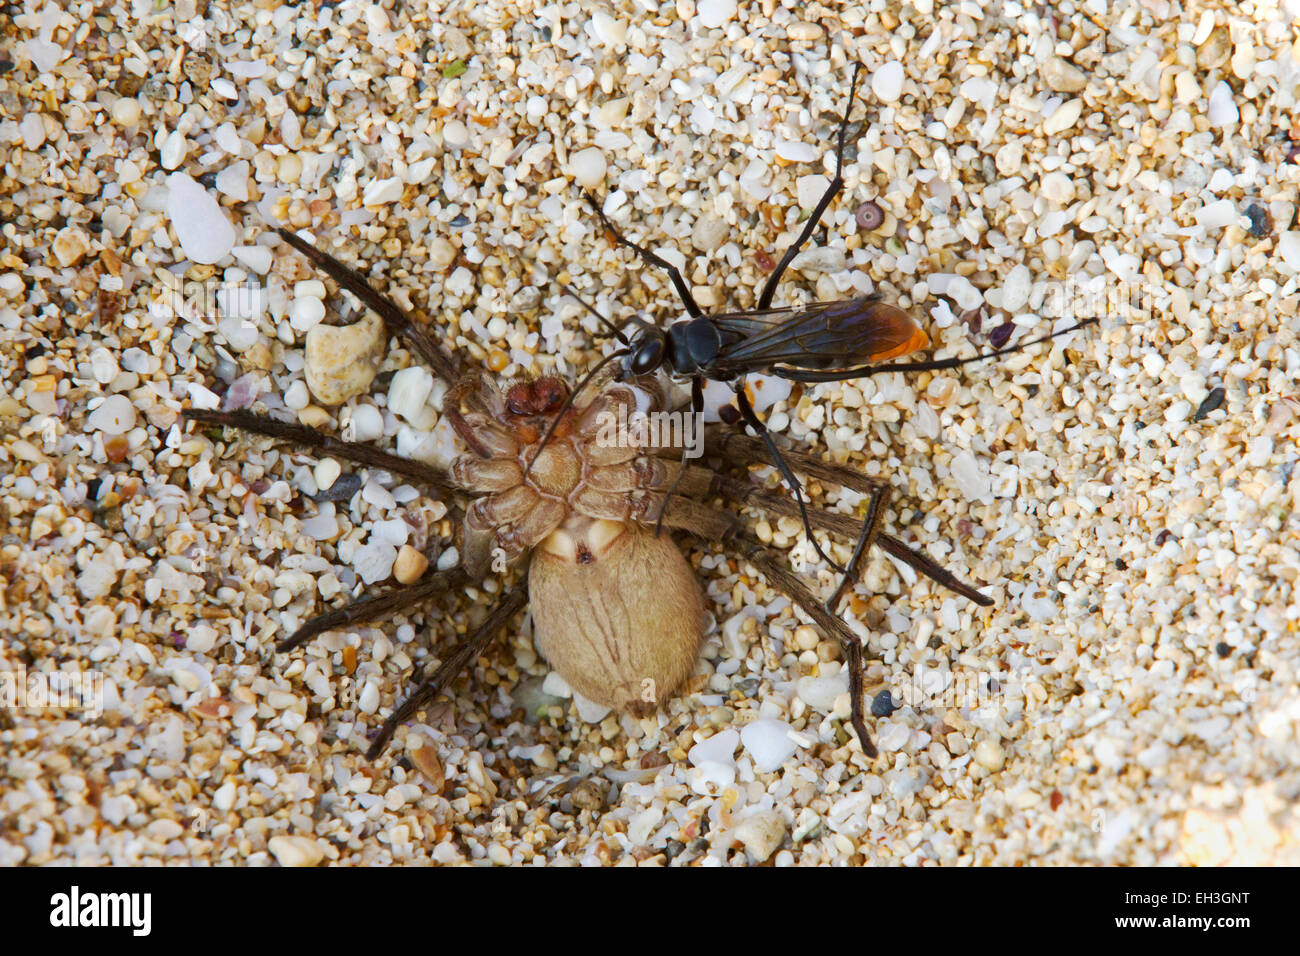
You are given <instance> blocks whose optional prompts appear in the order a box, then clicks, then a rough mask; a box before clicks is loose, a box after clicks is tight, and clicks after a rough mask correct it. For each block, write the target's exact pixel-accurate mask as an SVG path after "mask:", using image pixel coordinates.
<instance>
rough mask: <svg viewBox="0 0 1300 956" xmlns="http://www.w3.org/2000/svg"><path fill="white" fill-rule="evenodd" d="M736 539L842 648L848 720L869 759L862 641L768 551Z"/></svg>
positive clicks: (745, 538)
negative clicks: (847, 698) (848, 704)
mask: <svg viewBox="0 0 1300 956" xmlns="http://www.w3.org/2000/svg"><path fill="white" fill-rule="evenodd" d="M736 540H737V544H738V546H739V547H740V548H741V549H742V551H743V552H744V556H745V558H747V559H748V560H749V562H750V563H751V564H753V565H754V567H755V568H757V569H758V571H759V572H760V573H761V574H762V575H763V576H764V577H765V578H767V581H768V583H769V584H771V585H772V586H773V587H774V588H776V589H777V590H779V591H781V592H782V593H783V594H785V595H786V596H787V597H788V598H790V600H792V601H793V602H794V603H795V604H797V605H799V607H801V608H803V610H804V613H805V614H807V615H808V616H809V617H810V618H812V619H813V623H815V624H816V625H817V626H818V627H820V628H821V629H822V631H823V633H825V634H829V635H831V636H832V637H834V638H835V639H836V640H837V641H839V642H840V646H841V647H843V648H844V654H845V657H846V658H847V661H846V666H847V667H848V669H849V699H850V701H851V704H850V706H851V708H852V710H851V716H850V721H851V722H852V724H853V731H854V733H856V734H857V736H858V742H859V743H860V744H861V745H862V751H863V753H865V754H866V755H867V756H868V757H875V756H876V745H875V744H874V743H872V742H871V734H870V733H868V732H867V721H866V715H865V713H864V712H863V707H862V699H863V696H864V691H865V689H866V688H865V682H864V680H863V661H862V642H861V641H860V640H858V636H857V635H856V634H854V633H853V632H852V631H850V630H849V629H848V626H847V625H845V623H844V622H843V621H841V620H840V619H839V618H838V617H836V616H835V615H834V614H831V613H829V612H828V611H827V610H826V609H825V608H824V607H822V605H821V604H820V603H819V602H818V601H817V598H816V597H814V596H813V593H812V592H811V591H809V590H808V588H807V587H805V586H804V583H803V582H802V581H800V580H799V578H798V577H797V576H796V575H795V574H794V573H793V572H792V571H791V570H790V569H789V568H788V567H786V565H785V562H784V561H783V560H782V559H781V558H779V557H777V555H775V554H773V553H772V551H771V550H770V549H769V548H766V547H764V546H763V545H762V544H761V543H760V542H759V541H758V540H757V539H756V538H751V537H749V536H748V535H744V536H740V537H738V538H737V539H736Z"/></svg>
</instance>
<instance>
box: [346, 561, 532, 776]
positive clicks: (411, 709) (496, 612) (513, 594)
mask: <svg viewBox="0 0 1300 956" xmlns="http://www.w3.org/2000/svg"><path fill="white" fill-rule="evenodd" d="M527 603H528V582H527V581H523V582H520V583H519V584H516V585H515V586H514V587H512V588H511V589H510V590H509V591H507V592H506V594H505V596H504V597H503V598H502V599H501V601H500V602H499V603H498V604H497V606H496V607H495V608H493V610H492V613H491V614H489V615H488V616H487V620H485V621H484V622H483V623H482V624H480V625H479V626H478V629H477V630H475V631H474V633H473V634H471V635H470V636H469V637H468V638H466V639H465V640H464V641H462V642H461V643H460V644H458V645H457V646H456V648H455V649H454V650H453V651H452V652H451V654H450V655H449V656H448V657H447V658H446V659H444V660H443V662H442V663H441V664H439V665H438V667H437V669H436V670H435V671H434V672H433V673H432V674H430V675H429V676H428V677H426V678H425V679H424V680H422V681H421V682H420V683H419V684H418V685H416V688H415V690H413V691H412V692H411V693H410V695H409V696H408V697H407V698H406V700H404V701H402V702H401V704H399V705H398V706H397V709H396V710H394V711H393V712H392V713H391V714H389V715H388V718H387V719H386V720H385V721H384V724H383V726H382V727H380V728H379V733H378V734H377V735H376V736H375V739H374V740H373V741H372V742H371V744H370V749H368V750H367V751H366V759H367V760H376V759H377V758H378V757H379V756H380V754H382V753H383V752H384V749H385V748H386V747H387V746H388V741H389V740H391V739H392V737H393V734H394V733H396V732H397V728H398V727H400V726H401V725H402V724H403V723H404V722H406V721H407V720H409V719H410V718H411V717H413V716H415V714H416V713H418V712H419V710H420V709H421V708H422V707H424V706H425V705H427V704H429V703H431V702H432V701H433V700H435V699H436V698H437V696H438V695H439V694H441V693H442V691H443V689H444V688H445V687H446V686H447V685H448V684H449V683H451V682H452V681H453V680H454V679H455V678H456V677H457V676H458V675H459V674H460V673H461V672H462V671H463V670H465V668H466V667H468V666H469V664H470V662H471V661H473V660H474V659H475V658H476V657H478V656H479V655H480V654H482V653H483V651H484V649H485V648H486V647H487V646H488V645H489V644H490V643H492V640H493V639H494V638H495V637H496V636H497V634H499V633H500V632H501V630H502V629H503V628H504V627H505V626H506V624H508V623H509V622H510V619H511V618H512V617H514V616H515V614H517V613H518V612H519V611H520V610H522V609H523V606H524V605H525V604H527Z"/></svg>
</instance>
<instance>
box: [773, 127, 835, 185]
mask: <svg viewBox="0 0 1300 956" xmlns="http://www.w3.org/2000/svg"><path fill="white" fill-rule="evenodd" d="M776 155H777V156H779V157H780V158H781V159H784V160H785V161H786V162H787V163H813V162H816V161H817V150H816V149H814V148H813V147H812V146H809V145H808V144H807V143H796V142H792V141H791V140H788V139H778V140H777V141H776ZM822 188H823V189H824V188H825V187H824V186H823V187H822Z"/></svg>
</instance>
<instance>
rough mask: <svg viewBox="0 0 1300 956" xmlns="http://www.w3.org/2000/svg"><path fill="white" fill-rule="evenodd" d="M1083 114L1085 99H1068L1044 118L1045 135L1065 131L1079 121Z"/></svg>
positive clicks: (1053, 134)
mask: <svg viewBox="0 0 1300 956" xmlns="http://www.w3.org/2000/svg"><path fill="white" fill-rule="evenodd" d="M1082 114H1083V100H1081V99H1077V98H1076V99H1072V100H1066V101H1065V102H1064V103H1062V104H1061V105H1060V106H1058V107H1057V108H1056V110H1055V111H1053V113H1052V115H1051V116H1049V117H1047V119H1045V120H1043V135H1045V136H1055V135H1056V134H1057V133H1064V132H1065V131H1066V130H1067V129H1069V128H1070V127H1071V126H1073V125H1074V124H1075V123H1077V122H1078V121H1079V117H1080V116H1081V115H1082Z"/></svg>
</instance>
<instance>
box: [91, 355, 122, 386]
mask: <svg viewBox="0 0 1300 956" xmlns="http://www.w3.org/2000/svg"><path fill="white" fill-rule="evenodd" d="M117 373H118V365H117V358H116V356H114V355H113V353H112V352H110V351H109V350H108V349H106V348H98V349H95V351H93V352H91V353H90V374H91V375H92V376H94V379H95V381H96V382H98V383H99V384H100V385H107V384H108V383H109V382H111V381H113V379H115V378H117Z"/></svg>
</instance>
